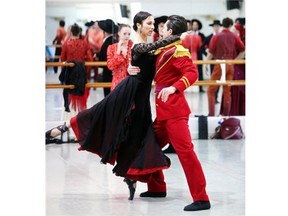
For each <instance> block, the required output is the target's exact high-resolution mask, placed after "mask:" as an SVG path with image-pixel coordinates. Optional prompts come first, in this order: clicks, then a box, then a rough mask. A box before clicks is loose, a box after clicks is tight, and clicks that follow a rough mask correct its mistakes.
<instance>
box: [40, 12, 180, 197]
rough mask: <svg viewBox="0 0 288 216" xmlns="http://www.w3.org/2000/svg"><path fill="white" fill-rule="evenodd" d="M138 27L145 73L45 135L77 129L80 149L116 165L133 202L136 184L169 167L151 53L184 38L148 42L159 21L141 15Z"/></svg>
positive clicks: (135, 51) (138, 57) (136, 59)
mask: <svg viewBox="0 0 288 216" xmlns="http://www.w3.org/2000/svg"><path fill="white" fill-rule="evenodd" d="M133 29H134V30H135V31H136V37H135V40H134V46H133V48H132V62H131V63H132V65H137V66H139V67H140V68H141V72H140V73H139V74H138V75H137V76H128V77H126V78H125V79H123V80H122V82H120V83H119V84H118V85H117V86H116V88H115V89H114V90H113V91H112V92H111V93H110V94H109V95H107V96H106V97H105V98H104V99H103V100H101V101H100V102H98V103H97V104H95V105H94V106H93V107H91V108H89V109H86V110H84V111H81V112H79V113H78V114H77V115H76V116H75V117H73V118H71V119H70V122H67V124H66V123H64V124H63V125H60V126H58V127H56V128H52V129H51V130H48V131H47V132H46V139H52V138H54V137H56V136H58V135H60V134H63V133H64V132H66V131H67V130H68V129H69V128H70V127H72V129H73V131H74V133H75V136H76V138H77V140H78V141H79V144H80V145H81V146H80V148H79V150H86V151H89V152H92V153H95V154H97V155H99V156H100V157H101V162H102V163H104V164H106V163H110V164H112V165H115V163H116V165H115V166H114V168H113V172H114V173H115V175H116V176H121V177H124V180H125V182H126V183H127V184H128V188H129V191H130V197H129V199H130V200H132V199H133V197H134V193H135V188H136V180H137V181H141V182H148V180H149V179H150V177H151V175H152V173H154V172H156V171H160V170H162V169H166V168H168V167H169V166H170V160H169V158H168V157H166V156H165V155H164V153H163V152H162V151H161V148H160V146H159V144H158V143H157V142H156V139H155V136H154V132H153V126H152V114H151V107H150V91H151V86H152V85H151V84H152V80H153V78H154V74H155V61H156V56H154V55H152V54H150V53H149V52H150V51H152V50H155V49H158V48H160V47H163V46H166V45H168V44H170V43H172V42H174V41H176V40H179V38H180V37H179V36H171V37H168V38H166V39H163V40H159V41H157V42H154V43H149V44H148V43H147V37H148V36H151V35H152V32H153V29H154V18H153V17H152V15H151V14H150V13H147V12H142V11H141V12H139V13H137V14H136V15H135V17H134V25H133Z"/></svg>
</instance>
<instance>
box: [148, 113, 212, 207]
mask: <svg viewBox="0 0 288 216" xmlns="http://www.w3.org/2000/svg"><path fill="white" fill-rule="evenodd" d="M154 131H155V135H156V139H157V141H158V142H159V144H160V146H161V148H163V147H164V146H165V145H166V144H167V143H168V142H171V143H172V145H173V147H174V149H175V151H176V153H177V155H178V158H179V160H180V163H181V165H182V168H183V170H184V173H185V176H186V179H187V182H188V186H189V190H190V194H191V196H192V198H193V200H194V201H200V200H202V201H207V200H209V198H208V195H207V194H206V189H205V188H206V180H205V176H204V173H203V170H202V166H201V164H200V161H199V160H198V157H197V155H196V153H195V152H194V145H193V143H192V139H191V135H190V131H189V126H188V116H184V117H180V118H175V119H169V120H164V121H158V120H157V118H156V120H155V122H154ZM148 191H150V192H166V183H165V181H164V175H163V171H158V172H156V173H155V174H154V175H153V176H152V177H151V180H150V181H149V182H148Z"/></svg>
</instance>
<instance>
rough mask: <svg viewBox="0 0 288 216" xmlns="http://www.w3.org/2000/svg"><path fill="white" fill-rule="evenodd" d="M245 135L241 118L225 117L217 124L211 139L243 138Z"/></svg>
mask: <svg viewBox="0 0 288 216" xmlns="http://www.w3.org/2000/svg"><path fill="white" fill-rule="evenodd" d="M243 137H244V135H243V131H242V128H241V124H240V119H237V118H233V117H231V118H224V119H222V123H220V126H217V127H216V129H215V133H214V134H213V135H212V136H211V137H210V138H211V139H225V140H226V139H242V138H243Z"/></svg>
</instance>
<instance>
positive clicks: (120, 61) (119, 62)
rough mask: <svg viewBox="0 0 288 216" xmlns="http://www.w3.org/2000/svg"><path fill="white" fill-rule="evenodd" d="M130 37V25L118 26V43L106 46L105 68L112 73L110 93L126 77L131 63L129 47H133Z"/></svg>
mask: <svg viewBox="0 0 288 216" xmlns="http://www.w3.org/2000/svg"><path fill="white" fill-rule="evenodd" d="M130 35H131V27H130V25H127V24H120V25H119V31H118V37H119V41H118V42H117V43H114V44H112V45H110V46H108V49H107V67H108V69H109V70H111V71H112V72H113V74H112V84H111V91H112V90H113V89H114V88H115V87H116V86H117V85H118V84H119V83H120V82H121V81H122V80H123V79H124V78H125V77H127V76H128V73H127V68H128V65H129V63H130V61H131V47H132V45H133V42H132V41H131V40H130Z"/></svg>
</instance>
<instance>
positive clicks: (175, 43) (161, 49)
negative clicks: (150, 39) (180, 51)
mask: <svg viewBox="0 0 288 216" xmlns="http://www.w3.org/2000/svg"><path fill="white" fill-rule="evenodd" d="M180 43H181V40H178V41H175V42H173V43H171V44H168V45H166V46H164V47H160V48H159V49H157V50H156V51H155V52H154V55H158V54H160V53H161V52H162V51H163V49H165V48H167V47H173V46H177V45H178V44H180Z"/></svg>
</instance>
